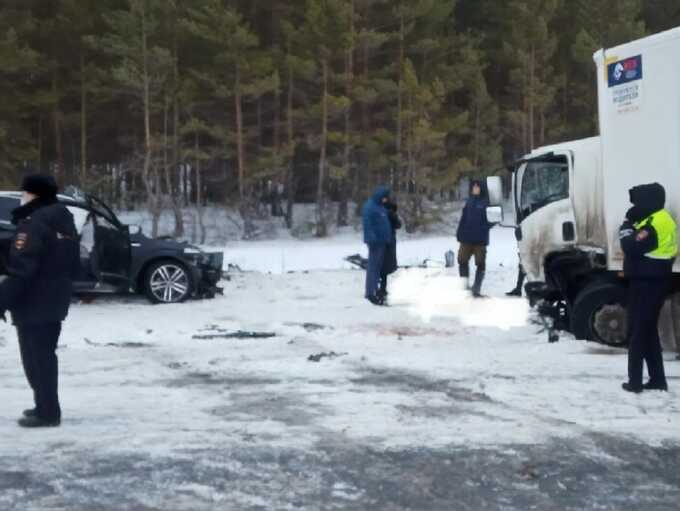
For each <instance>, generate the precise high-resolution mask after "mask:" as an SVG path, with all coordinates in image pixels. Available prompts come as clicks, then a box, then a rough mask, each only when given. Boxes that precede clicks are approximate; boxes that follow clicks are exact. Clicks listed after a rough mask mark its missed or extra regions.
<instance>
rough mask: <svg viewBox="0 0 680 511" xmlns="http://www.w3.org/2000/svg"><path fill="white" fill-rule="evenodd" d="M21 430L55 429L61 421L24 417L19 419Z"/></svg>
mask: <svg viewBox="0 0 680 511" xmlns="http://www.w3.org/2000/svg"><path fill="white" fill-rule="evenodd" d="M18 423H19V426H21V427H22V428H56V427H57V426H59V425H60V424H61V419H43V418H42V417H38V416H37V415H36V416H33V417H24V418H22V419H19V421H18Z"/></svg>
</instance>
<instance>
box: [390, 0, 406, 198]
mask: <svg viewBox="0 0 680 511" xmlns="http://www.w3.org/2000/svg"><path fill="white" fill-rule="evenodd" d="M405 32H406V27H405V22H404V4H403V2H402V4H401V9H400V13H399V61H398V62H397V67H398V79H397V84H398V90H397V146H396V150H397V169H396V170H397V176H399V175H400V174H401V166H402V162H401V144H402V137H403V133H402V131H403V126H402V124H403V119H402V114H403V103H404V98H403V81H404V52H405V49H404V44H405V39H406V33H405ZM392 186H394V183H392Z"/></svg>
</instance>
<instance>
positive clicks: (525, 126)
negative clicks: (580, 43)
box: [503, 0, 558, 153]
mask: <svg viewBox="0 0 680 511" xmlns="http://www.w3.org/2000/svg"><path fill="white" fill-rule="evenodd" d="M557 7H558V2H557V0H511V1H510V2H509V3H508V6H507V11H506V15H507V23H506V27H505V28H506V30H507V39H506V42H505V44H504V48H503V49H504V54H505V55H506V58H508V59H509V62H510V63H511V65H512V67H511V69H510V73H509V85H508V88H507V91H508V94H509V98H510V101H511V103H512V105H513V108H511V109H509V110H508V111H507V112H506V119H507V131H506V134H507V135H508V136H510V137H512V138H514V141H513V142H514V144H513V145H514V146H515V148H516V153H517V152H519V153H526V152H529V151H531V150H532V149H534V148H535V147H538V146H540V145H543V144H544V143H545V141H546V133H547V130H548V127H549V126H548V115H549V113H550V109H551V108H552V107H553V106H554V101H555V89H556V85H555V83H554V75H553V69H554V65H553V56H554V54H555V50H556V49H557V37H556V34H555V33H554V32H552V31H551V29H550V22H551V21H552V20H553V18H554V17H555V15H556V13H557Z"/></svg>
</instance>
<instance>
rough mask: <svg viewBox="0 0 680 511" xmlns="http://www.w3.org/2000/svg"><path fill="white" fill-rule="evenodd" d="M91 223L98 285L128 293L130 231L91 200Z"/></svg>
mask: <svg viewBox="0 0 680 511" xmlns="http://www.w3.org/2000/svg"><path fill="white" fill-rule="evenodd" d="M91 213H92V217H93V220H94V249H93V251H92V253H93V256H94V260H93V266H94V267H95V268H96V273H97V276H98V278H99V280H100V284H102V285H104V286H107V285H108V286H111V287H112V288H113V289H112V290H116V291H128V290H129V289H130V287H131V283H130V264H131V260H132V253H131V250H132V249H131V244H130V231H129V229H128V227H127V226H126V225H123V224H121V223H120V222H119V221H118V218H116V216H115V215H114V214H113V213H112V212H111V210H109V209H108V208H107V207H106V206H105V205H104V204H102V203H100V202H99V201H96V200H94V199H93V200H92V201H91Z"/></svg>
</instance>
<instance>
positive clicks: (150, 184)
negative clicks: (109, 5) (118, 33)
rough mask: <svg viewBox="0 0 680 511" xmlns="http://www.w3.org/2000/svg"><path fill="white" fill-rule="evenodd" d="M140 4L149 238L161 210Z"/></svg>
mask: <svg viewBox="0 0 680 511" xmlns="http://www.w3.org/2000/svg"><path fill="white" fill-rule="evenodd" d="M143 5H144V4H142V10H141V12H142V60H143V81H144V97H143V102H144V166H143V169H142V179H143V181H144V186H145V188H146V193H147V197H148V201H149V209H150V212H151V236H152V237H154V238H155V237H157V236H158V225H159V222H160V216H161V208H160V204H159V200H158V195H157V193H158V190H157V189H156V190H154V184H155V182H156V179H155V177H156V176H155V174H156V173H155V172H154V169H153V168H152V156H153V154H152V152H153V140H152V136H151V90H150V89H151V84H150V78H149V63H148V57H149V55H148V48H147V33H146V10H145V8H144V6H143Z"/></svg>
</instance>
